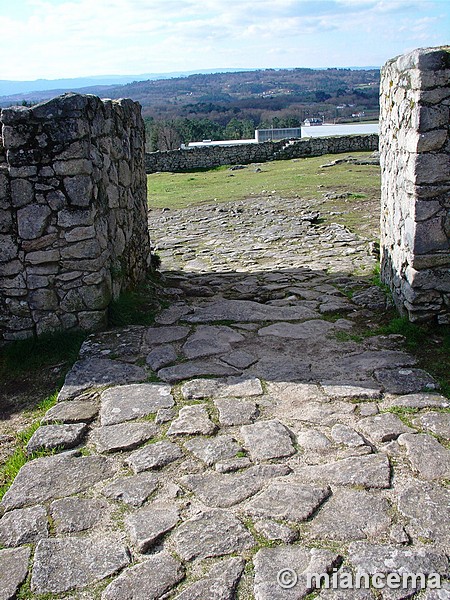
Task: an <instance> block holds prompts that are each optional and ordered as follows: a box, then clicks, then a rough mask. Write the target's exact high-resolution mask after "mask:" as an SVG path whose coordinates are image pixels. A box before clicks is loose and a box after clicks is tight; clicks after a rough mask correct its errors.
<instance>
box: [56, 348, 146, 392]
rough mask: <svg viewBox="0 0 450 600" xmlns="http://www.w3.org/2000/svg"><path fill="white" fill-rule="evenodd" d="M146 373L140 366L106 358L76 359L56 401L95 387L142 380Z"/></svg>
mask: <svg viewBox="0 0 450 600" xmlns="http://www.w3.org/2000/svg"><path fill="white" fill-rule="evenodd" d="M146 378H147V374H146V372H145V371H144V369H143V368H142V367H137V366H135V365H128V364H125V363H121V362H119V361H117V360H110V359H108V358H89V359H86V360H79V361H77V362H76V363H75V364H74V365H73V367H72V369H71V370H70V371H69V372H68V374H67V375H66V380H65V382H64V385H63V387H62V389H61V391H60V392H59V394H58V401H61V400H69V399H70V398H74V397H76V396H77V395H79V394H80V393H81V392H83V391H85V390H87V389H90V388H96V387H104V386H108V385H120V384H123V383H132V382H134V381H143V380H145V379H146Z"/></svg>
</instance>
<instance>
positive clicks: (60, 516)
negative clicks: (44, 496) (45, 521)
mask: <svg viewBox="0 0 450 600" xmlns="http://www.w3.org/2000/svg"><path fill="white" fill-rule="evenodd" d="M107 509H108V504H107V503H106V502H104V501H102V500H98V499H95V498H78V497H71V498H61V500H55V501H54V502H52V503H51V505H50V513H51V515H52V519H53V526H54V528H55V531H56V533H58V534H59V533H74V532H76V531H85V530H86V529H91V528H92V527H94V526H95V525H97V523H99V522H100V521H101V520H102V519H103V517H104V516H105V513H107V512H108V510H107Z"/></svg>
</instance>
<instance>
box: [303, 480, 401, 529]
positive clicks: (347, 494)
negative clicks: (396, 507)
mask: <svg viewBox="0 0 450 600" xmlns="http://www.w3.org/2000/svg"><path fill="white" fill-rule="evenodd" d="M389 509H390V506H389V503H388V501H387V500H386V499H385V498H382V497H381V496H379V495H374V494H371V493H368V492H365V491H359V490H350V489H337V490H335V491H334V493H333V495H332V497H331V498H330V499H329V500H328V502H327V503H326V504H325V505H324V506H323V507H322V508H321V510H320V512H319V514H318V515H317V516H316V517H315V518H314V519H313V520H312V522H311V526H310V529H309V533H310V534H311V535H312V536H314V537H315V538H320V539H323V540H342V541H347V540H361V539H366V538H374V539H376V538H377V537H379V536H381V535H382V534H383V533H385V532H386V530H387V529H388V527H389V525H390V523H391V517H390V516H389Z"/></svg>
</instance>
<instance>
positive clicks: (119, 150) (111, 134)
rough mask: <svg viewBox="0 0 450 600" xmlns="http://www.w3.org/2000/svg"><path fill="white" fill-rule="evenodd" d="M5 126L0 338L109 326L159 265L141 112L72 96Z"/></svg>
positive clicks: (126, 103)
mask: <svg viewBox="0 0 450 600" xmlns="http://www.w3.org/2000/svg"><path fill="white" fill-rule="evenodd" d="M0 125H1V126H2V129H1V141H0V248H1V252H0V339H2V338H3V339H5V340H11V339H22V338H26V337H29V336H32V335H35V334H41V333H43V332H47V331H52V330H57V329H71V328H82V329H95V328H98V327H101V326H103V325H104V324H105V321H106V313H107V306H108V304H109V303H110V301H111V299H112V298H115V297H117V296H118V294H119V293H120V291H121V290H122V289H124V288H127V287H130V286H133V285H135V284H136V283H138V282H139V281H141V280H142V279H143V278H144V277H145V274H146V271H147V268H148V264H149V259H150V242H149V237H148V228H147V198H146V175H145V168H144V124H143V121H142V117H141V112H140V106H139V104H137V103H135V102H132V101H131V100H118V101H111V100H106V101H102V100H100V99H99V98H97V97H95V96H81V95H77V94H67V95H64V96H60V97H58V98H55V99H53V100H50V101H49V102H45V103H43V104H39V105H37V106H34V107H32V108H25V107H13V108H7V109H3V110H2V112H1V115H0Z"/></svg>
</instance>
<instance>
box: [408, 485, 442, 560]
mask: <svg viewBox="0 0 450 600" xmlns="http://www.w3.org/2000/svg"><path fill="white" fill-rule="evenodd" d="M398 510H399V511H400V513H402V514H403V515H404V516H405V517H407V518H408V519H409V527H408V531H409V532H411V530H412V531H413V533H414V537H421V538H424V539H427V540H430V541H433V542H435V543H438V544H440V545H441V546H442V547H443V548H444V549H445V548H448V546H449V544H450V495H449V493H448V489H447V488H445V487H441V486H439V485H437V484H435V483H428V482H424V481H415V480H413V481H411V482H410V483H409V485H408V486H407V487H406V488H405V489H404V490H402V491H401V492H400V494H399V496H398Z"/></svg>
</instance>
